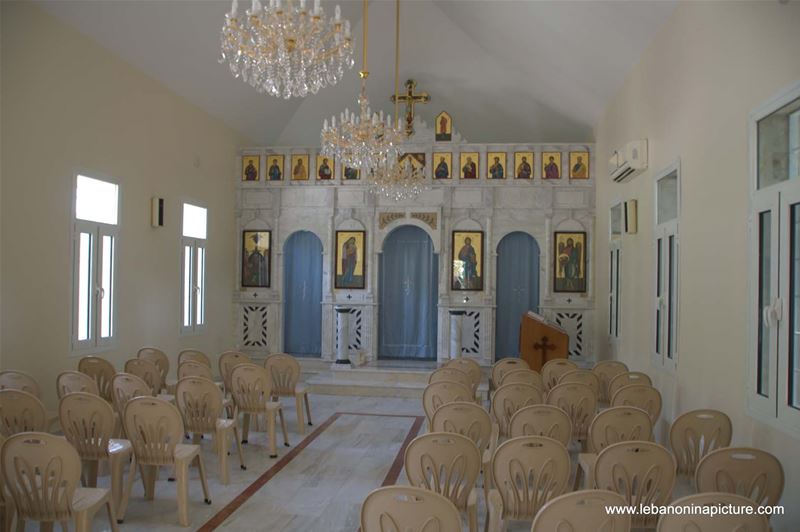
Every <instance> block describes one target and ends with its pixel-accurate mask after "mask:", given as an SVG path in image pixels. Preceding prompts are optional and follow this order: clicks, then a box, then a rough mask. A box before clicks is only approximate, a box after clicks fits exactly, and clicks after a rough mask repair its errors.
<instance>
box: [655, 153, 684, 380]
mask: <svg viewBox="0 0 800 532" xmlns="http://www.w3.org/2000/svg"><path fill="white" fill-rule="evenodd" d="M673 174H675V176H676V180H677V186H676V196H677V197H676V214H675V218H673V219H671V220H667V221H665V222H662V223H659V220H658V211H659V205H658V200H659V192H658V184H659V182H660V181H661V180H662V179H665V178H667V177H670V176H671V175H673ZM681 188H682V187H681V161H680V159H679V158H678V159H676V160H675V161H674V162H672V163H671V164H670V165H669V166H667V167H665V168H663V169H662V170H661V171H659V172H657V173H656V174H654V176H653V200H654V201H653V243H652V250H653V251H652V253H653V261H654V268H653V284H652V287H653V314H652V317H653V335H652V342H651V353H652V362H653V365H654V366H656V367H658V368H660V369H664V370H667V371H669V372H671V373H674V372H675V371H676V370H677V367H678V360H679V358H680V355H679V351H680V350H679V349H678V347H679V338H680V336H679V334H678V332H679V330H680V315H681V312H680V255H681V254H680V217H681ZM670 238H671V239H672V244H673V247H672V251H673V253H672V254H670V253H669V250H670V246H669V243H670ZM660 242H663V243H664V247H663V248H662V250H661V253H660V254H659V245H660ZM670 259H672V260H670ZM662 276H663V283H662V282H660V281H661V279H662ZM659 288H660V295H659ZM664 293H666V294H667V296H666V302H662V300H664V297H665V296H664ZM670 294H671V295H672V298H671V299H670V298H669V295H670ZM670 333H671V334H670ZM670 347H672V349H671V355H672V356H670Z"/></svg>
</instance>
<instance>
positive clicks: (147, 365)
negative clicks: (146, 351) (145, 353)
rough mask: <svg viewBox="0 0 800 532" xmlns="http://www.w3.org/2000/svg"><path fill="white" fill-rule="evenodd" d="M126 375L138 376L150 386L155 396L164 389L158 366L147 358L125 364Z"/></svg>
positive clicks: (132, 360)
mask: <svg viewBox="0 0 800 532" xmlns="http://www.w3.org/2000/svg"><path fill="white" fill-rule="evenodd" d="M125 373H130V374H132V375H136V376H137V377H139V378H140V379H142V380H143V381H144V382H146V383H147V385H148V386H150V389H151V390H153V393H154V394H157V393H159V392H160V391H161V388H163V383H162V381H161V372H160V371H159V370H158V366H156V365H155V364H154V363H152V362H150V361H149V360H147V359H145V358H132V359H130V360H128V361H126V362H125Z"/></svg>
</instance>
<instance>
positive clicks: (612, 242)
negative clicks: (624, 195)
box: [607, 200, 625, 349]
mask: <svg viewBox="0 0 800 532" xmlns="http://www.w3.org/2000/svg"><path fill="white" fill-rule="evenodd" d="M616 208H619V209H620V225H621V227H620V228H619V231H620V232H619V234H614V224H613V216H612V213H613V211H614V209H616ZM608 218H609V224H608V252H609V255H608V258H609V272H608V275H609V277H608V281H609V284H608V306H609V310H608V324H607V325H608V329H607V332H608V338H609V342H610V343H611V345H612V347H613V348H614V349H616V346H617V344H618V343H619V341H620V338H621V336H622V331H621V327H620V314H621V312H620V311H621V302H620V297H621V292H620V287H621V285H620V281H621V279H622V274H621V273H620V270H621V268H622V238H623V235H624V234H625V221H624V220H625V201H623V200H617V201H614V202H612V203H611V206H610V207H609V209H608Z"/></svg>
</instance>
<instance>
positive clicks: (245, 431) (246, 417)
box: [242, 413, 250, 443]
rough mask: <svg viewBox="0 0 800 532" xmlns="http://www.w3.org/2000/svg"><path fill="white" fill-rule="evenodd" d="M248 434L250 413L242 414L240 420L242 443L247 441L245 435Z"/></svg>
mask: <svg viewBox="0 0 800 532" xmlns="http://www.w3.org/2000/svg"><path fill="white" fill-rule="evenodd" d="M249 434H250V414H247V413H245V414H244V421H243V422H242V443H247V436H248V435H249Z"/></svg>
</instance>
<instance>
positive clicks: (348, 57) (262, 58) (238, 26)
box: [219, 0, 354, 99]
mask: <svg viewBox="0 0 800 532" xmlns="http://www.w3.org/2000/svg"><path fill="white" fill-rule="evenodd" d="M238 11H239V9H238V0H233V4H232V5H231V12H230V13H228V14H226V15H225V24H224V26H223V27H222V34H221V37H220V41H221V43H220V48H221V51H220V59H219V61H220V63H225V62H227V63H228V66H229V67H230V70H231V74H233V76H234V77H236V78H241V79H243V80H244V81H245V82H247V83H249V84H250V85H252V86H253V87H255V89H256V90H258V91H259V92H266V93H268V94H271V95H272V96H282V97H284V98H286V99H288V98H291V97H293V96H296V97H304V96H306V95H307V94H308V93H311V94H316V93H317V91H319V89H321V88H323V87H326V86H328V85H335V84H336V83H338V81H339V80H340V79H341V78H342V76H343V75H344V70H345V69H346V68H348V69H349V68H352V67H353V63H354V62H353V40H352V38H351V36H350V21H349V20H343V19H342V15H341V9H340V8H339V6H338V5H337V6H336V11H335V14H334V16H333V17H331V18H328V19H326V18H325V12H324V10H323V9H322V6H321V5H320V0H314V8H313V9H312V10H310V11H309V10H307V9H306V0H300V1H299V2H297V1H296V0H287V1H286V5H285V6H284V5H283V2H282V0H270V2H269V6H267V7H262V6H261V3H260V1H259V0H253V3H252V7H251V8H250V9H249V10H248V11H247V12H246V14H245V15H246V16H245V17H242V18H241V19H240V17H239V12H238Z"/></svg>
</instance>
